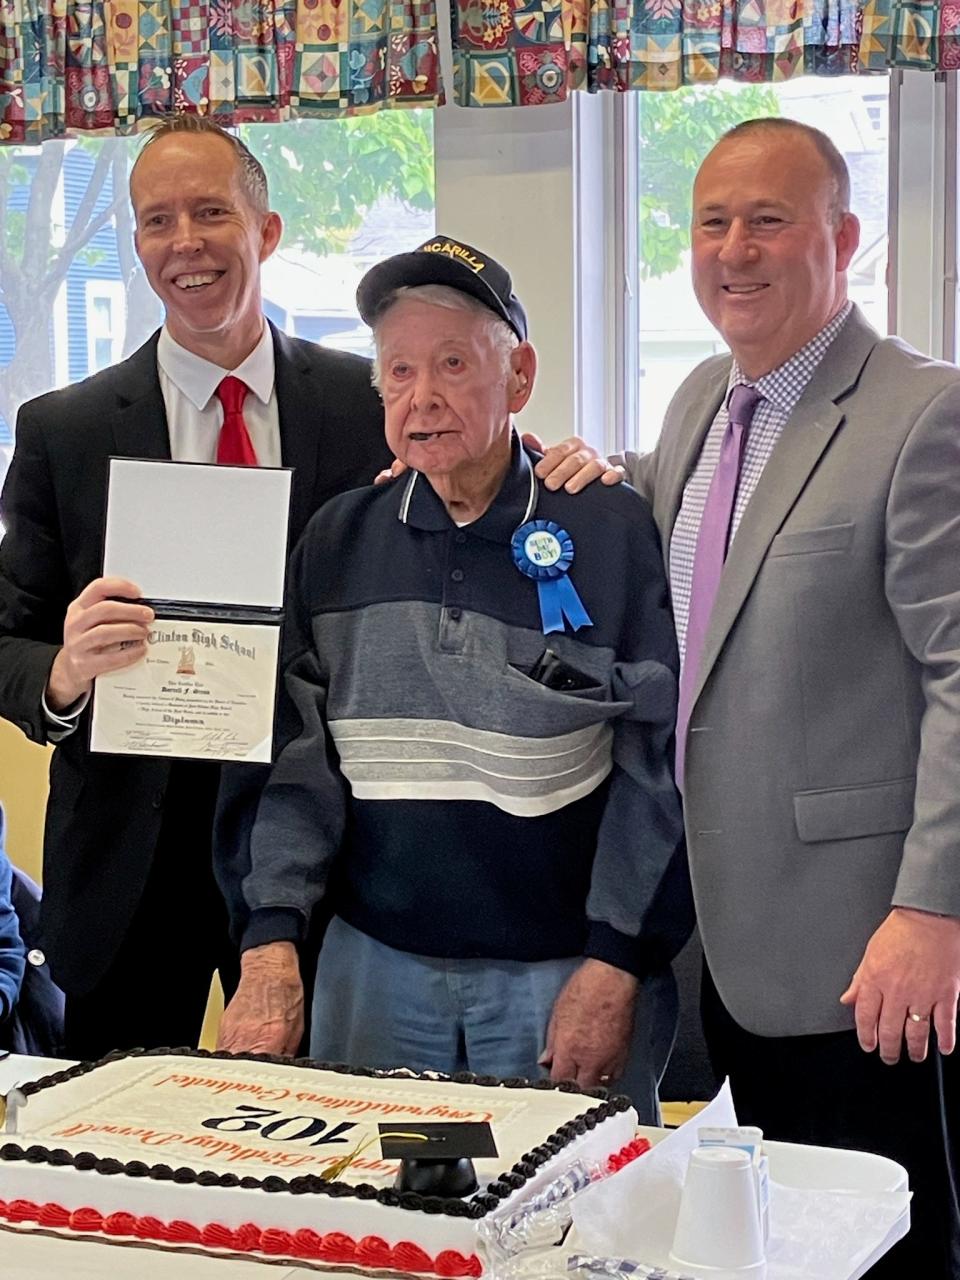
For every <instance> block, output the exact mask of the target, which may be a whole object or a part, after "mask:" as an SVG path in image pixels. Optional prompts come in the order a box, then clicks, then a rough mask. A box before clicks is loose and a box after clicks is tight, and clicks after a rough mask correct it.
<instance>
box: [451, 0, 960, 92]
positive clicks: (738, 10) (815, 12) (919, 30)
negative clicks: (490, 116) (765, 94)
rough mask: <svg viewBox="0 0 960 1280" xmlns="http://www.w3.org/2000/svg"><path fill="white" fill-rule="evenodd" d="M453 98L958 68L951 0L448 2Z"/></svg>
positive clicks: (956, 12)
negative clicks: (450, 4) (451, 6)
mask: <svg viewBox="0 0 960 1280" xmlns="http://www.w3.org/2000/svg"><path fill="white" fill-rule="evenodd" d="M454 6H455V7H454V36H453V40H454V68H455V83H454V96H455V99H456V101H457V102H458V103H460V105H461V106H471V107H474V106H531V105H539V104H541V103H550V102H558V101H561V100H562V99H564V98H566V97H567V95H568V94H569V92H570V91H571V90H577V89H585V90H588V91H589V92H596V91H597V90H602V89H612V90H629V89H660V90H670V89H679V88H681V87H682V86H683V85H687V84H706V83H711V82H713V81H716V80H718V79H720V78H721V77H730V78H733V79H736V80H744V81H751V82H756V83H763V82H767V81H779V80H787V79H789V78H790V77H792V76H795V75H801V74H806V75H821V76H823V75H845V74H852V73H857V72H876V71H885V70H887V69H888V68H889V67H894V66H897V67H919V68H922V69H924V70H940V69H949V68H952V67H956V66H958V65H960V56H958V53H960V43H958V33H960V0H931V2H930V3H912V2H908V0H517V2H516V3H511V2H510V0H454Z"/></svg>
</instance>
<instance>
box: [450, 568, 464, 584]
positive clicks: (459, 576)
mask: <svg viewBox="0 0 960 1280" xmlns="http://www.w3.org/2000/svg"><path fill="white" fill-rule="evenodd" d="M450 577H451V578H452V579H453V581H454V582H462V581H463V578H464V573H463V570H462V569H454V570H452V571H451V574H450Z"/></svg>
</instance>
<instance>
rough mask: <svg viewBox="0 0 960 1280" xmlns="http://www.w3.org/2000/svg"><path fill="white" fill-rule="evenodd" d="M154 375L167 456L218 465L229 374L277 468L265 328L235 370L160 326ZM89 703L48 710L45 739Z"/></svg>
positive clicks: (262, 450)
mask: <svg viewBox="0 0 960 1280" xmlns="http://www.w3.org/2000/svg"><path fill="white" fill-rule="evenodd" d="M157 373H158V375H159V377H160V390H161V392H162V393H163V404H164V408H165V409H166V411H167V430H168V432H169V436H170V456H171V458H172V459H173V460H174V462H216V460H217V440H218V438H219V436H220V428H221V426H222V425H223V406H222V405H221V403H220V401H219V400H218V399H217V396H216V390H217V387H218V386H219V385H220V383H221V381H222V380H223V379H224V378H225V377H226V376H227V375H228V374H231V373H232V374H233V376H234V377H235V378H240V379H242V381H244V382H245V383H246V384H247V386H248V387H249V388H250V392H249V394H248V395H247V398H246V400H245V401H244V403H243V420H244V422H245V423H246V425H247V431H248V432H249V434H250V441H251V443H252V444H253V448H254V452H255V453H256V455H257V462H258V463H259V464H260V466H262V467H279V466H280V465H281V460H280V413H279V410H278V409H277V392H276V388H275V386H274V361H273V334H272V333H271V331H270V326H269V325H268V324H267V323H266V322H264V326H263V333H262V334H261V335H260V341H259V342H258V343H257V345H256V346H255V347H254V349H253V350H252V351H251V352H250V354H249V355H248V356H247V358H246V360H244V361H243V362H242V363H241V364H239V365H238V366H237V368H236V369H222V368H221V367H220V365H217V364H212V363H211V362H210V361H209V360H204V359H203V358H202V357H201V356H197V355H194V354H193V352H192V351H188V350H187V349H186V347H181V346H180V344H179V342H175V341H174V340H173V338H171V337H170V334H169V332H168V330H167V326H166V325H164V326H163V328H162V329H161V330H160V340H159V342H158V343H157ZM89 700H90V695H89V694H86V695H85V696H84V697H82V698H81V699H80V700H79V701H78V702H77V703H75V704H74V706H73V707H71V709H70V712H69V714H66V715H65V714H62V713H61V714H60V715H57V714H55V713H54V712H52V711H51V710H50V709H49V708H48V706H47V700H46V698H45V697H44V698H43V699H42V702H43V712H44V715H45V716H46V718H47V726H48V733H47V736H48V738H49V739H50V741H51V742H60V741H61V740H62V739H63V738H65V737H66V736H67V734H68V733H71V732H72V731H73V730H74V729H75V728H76V724H77V718H78V716H79V715H80V714H81V712H82V711H83V709H84V707H85V706H86V705H87V703H88V702H89Z"/></svg>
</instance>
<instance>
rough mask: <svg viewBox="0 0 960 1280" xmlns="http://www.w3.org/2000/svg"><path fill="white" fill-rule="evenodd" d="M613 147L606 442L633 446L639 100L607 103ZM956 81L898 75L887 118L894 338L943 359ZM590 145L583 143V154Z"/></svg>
mask: <svg viewBox="0 0 960 1280" xmlns="http://www.w3.org/2000/svg"><path fill="white" fill-rule="evenodd" d="M609 96H610V97H613V98H614V102H613V113H614V119H613V126H612V129H613V136H614V139H615V141H614V145H613V146H612V147H611V149H610V151H609V153H608V154H607V155H606V157H605V171H606V176H607V184H608V187H609V190H610V193H611V194H610V203H611V205H612V207H614V208H616V209H617V210H619V216H618V217H617V218H616V219H615V222H614V226H613V241H612V244H611V246H610V250H609V252H610V256H611V258H612V259H613V261H614V262H615V263H616V264H617V270H616V271H613V272H611V276H610V290H611V293H610V297H609V300H608V314H609V317H610V323H611V324H612V326H613V340H612V343H611V346H612V348H613V351H614V353H615V355H614V357H613V358H612V359H611V358H609V357H607V359H606V366H607V374H608V376H609V377H610V378H611V385H612V386H613V387H614V391H613V393H612V394H611V395H610V396H609V397H608V399H609V413H608V419H607V421H606V423H605V430H604V435H603V444H604V446H605V448H606V449H607V450H608V451H614V452H622V451H623V449H625V448H636V447H637V441H636V439H635V424H636V422H637V421H638V417H637V406H638V399H639V395H640V390H639V382H640V379H639V372H638V351H639V344H638V335H639V332H640V302H641V297H640V293H641V291H640V290H639V289H638V288H636V287H635V282H638V281H639V270H638V266H639V257H638V255H639V245H638V243H637V241H638V232H637V227H636V222H637V220H636V218H635V217H634V216H633V210H634V209H635V208H636V202H637V199H638V191H639V187H638V165H637V163H636V157H637V155H638V133H639V129H638V115H637V110H636V104H635V100H634V98H633V95H627V94H618V95H609ZM958 132H960V131H958V87H957V73H955V72H946V73H945V72H938V73H935V74H931V73H929V72H922V71H892V72H891V73H890V115H889V138H888V157H889V185H888V191H889V196H888V198H889V206H888V235H889V249H888V315H889V331H890V333H891V334H896V335H898V336H899V337H901V338H903V339H904V340H905V341H907V342H909V343H910V344H911V345H912V346H915V347H916V348H917V349H918V350H921V351H925V352H927V353H929V354H931V355H934V356H936V357H938V358H941V359H945V360H950V361H954V360H956V358H957V343H958V339H960V333H958V312H960V299H958V286H960V279H958V247H957V235H958V212H957V201H958V195H957V187H958V157H957V147H958V142H960V137H958ZM587 141H588V140H587V139H586V138H585V137H583V136H581V137H580V138H579V139H578V147H582V146H583V145H584V144H585V142H587Z"/></svg>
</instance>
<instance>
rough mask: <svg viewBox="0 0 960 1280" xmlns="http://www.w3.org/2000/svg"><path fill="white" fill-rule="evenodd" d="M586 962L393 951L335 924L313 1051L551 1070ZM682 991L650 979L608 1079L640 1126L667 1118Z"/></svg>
mask: <svg viewBox="0 0 960 1280" xmlns="http://www.w3.org/2000/svg"><path fill="white" fill-rule="evenodd" d="M580 963H581V957H579V956H571V957H569V958H565V959H562V960H539V961H524V960H444V959H437V958H436V957H433V956H418V955H413V954H411V953H410V952H407V951H397V950H395V949H394V948H393V947H387V946H384V944H383V943H381V942H376V941H375V940H374V939H373V938H370V937H368V936H367V935H366V934H364V933H360V932H359V931H358V930H356V929H353V928H351V926H350V925H348V924H346V923H345V922H344V921H343V920H340V919H334V920H332V921H331V923H330V927H329V928H328V930H327V934H326V937H325V938H324V942H323V948H322V950H321V952H320V958H319V960H318V962H317V982H316V988H315V991H314V1000H313V1020H312V1030H311V1035H310V1054H311V1056H312V1057H314V1058H318V1059H320V1060H321V1061H325V1062H347V1063H351V1064H352V1065H355V1066H366V1067H380V1068H389V1067H410V1068H411V1069H412V1070H414V1071H447V1072H453V1071H473V1072H475V1073H477V1074H478V1075H492V1076H500V1077H506V1076H526V1077H527V1078H529V1079H536V1078H538V1077H540V1076H543V1075H546V1074H547V1073H546V1072H545V1071H544V1069H543V1068H542V1067H541V1066H539V1065H538V1063H537V1059H538V1058H539V1056H540V1054H541V1053H542V1052H543V1047H544V1043H545V1039H546V1032H547V1024H548V1022H549V1020H550V1012H551V1010H552V1008H553V1003H554V1000H555V999H556V998H557V995H558V994H559V992H560V990H561V988H562V987H563V985H564V983H565V982H566V981H567V979H568V978H569V977H570V975H571V974H572V973H573V971H574V970H575V969H576V968H577V966H578V965H579V964H580ZM676 1021H677V988H676V984H675V982H674V978H673V973H672V971H671V970H669V969H666V970H663V971H661V972H659V973H657V974H655V975H653V976H652V977H651V978H648V979H647V980H646V981H645V982H644V983H643V985H642V988H641V992H640V996H639V998H638V1001H637V1015H636V1022H635V1026H634V1035H633V1043H632V1045H631V1049H630V1057H629V1061H628V1064H627V1068H626V1070H625V1071H624V1073H623V1076H622V1077H621V1078H620V1080H614V1081H611V1083H610V1086H609V1087H610V1089H611V1091H612V1092H615V1093H626V1094H628V1095H629V1096H630V1098H632V1100H633V1104H634V1106H635V1107H636V1108H637V1111H638V1112H639V1115H640V1120H641V1123H643V1124H655V1123H656V1122H657V1120H658V1118H659V1111H658V1106H657V1085H658V1083H659V1081H660V1077H661V1075H662V1074H663V1069H664V1067H665V1066H666V1063H667V1058H668V1057H669V1056H670V1050H671V1049H672V1047H673V1038H674V1034H675V1032H676Z"/></svg>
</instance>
